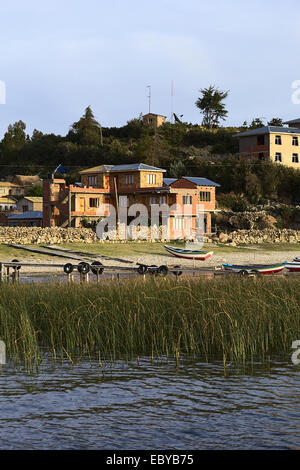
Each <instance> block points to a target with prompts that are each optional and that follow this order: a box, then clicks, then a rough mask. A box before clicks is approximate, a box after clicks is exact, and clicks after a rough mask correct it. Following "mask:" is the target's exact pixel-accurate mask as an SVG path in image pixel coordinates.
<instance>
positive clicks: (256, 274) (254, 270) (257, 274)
mask: <svg viewBox="0 0 300 470" xmlns="http://www.w3.org/2000/svg"><path fill="white" fill-rule="evenodd" d="M251 274H254V275H255V276H257V277H260V276H262V273H261V272H259V271H256V269H252V271H251Z"/></svg>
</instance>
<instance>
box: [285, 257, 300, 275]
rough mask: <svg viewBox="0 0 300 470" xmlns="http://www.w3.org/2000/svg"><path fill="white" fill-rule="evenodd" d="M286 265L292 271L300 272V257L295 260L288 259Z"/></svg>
mask: <svg viewBox="0 0 300 470" xmlns="http://www.w3.org/2000/svg"><path fill="white" fill-rule="evenodd" d="M285 267H286V269H288V270H289V271H290V272H294V273H296V272H300V258H295V259H294V260H293V261H287V262H286V264H285Z"/></svg>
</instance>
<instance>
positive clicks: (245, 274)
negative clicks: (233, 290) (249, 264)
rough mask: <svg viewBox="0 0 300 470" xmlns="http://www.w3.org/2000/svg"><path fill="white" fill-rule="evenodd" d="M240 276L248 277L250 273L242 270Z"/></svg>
mask: <svg viewBox="0 0 300 470" xmlns="http://www.w3.org/2000/svg"><path fill="white" fill-rule="evenodd" d="M239 274H240V275H241V276H248V274H249V273H248V271H247V270H246V269H241V271H239Z"/></svg>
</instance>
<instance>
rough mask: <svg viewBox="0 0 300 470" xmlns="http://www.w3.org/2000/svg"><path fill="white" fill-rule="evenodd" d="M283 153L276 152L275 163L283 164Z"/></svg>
mask: <svg viewBox="0 0 300 470" xmlns="http://www.w3.org/2000/svg"><path fill="white" fill-rule="evenodd" d="M281 161H282V160H281V153H280V152H276V153H275V162H281Z"/></svg>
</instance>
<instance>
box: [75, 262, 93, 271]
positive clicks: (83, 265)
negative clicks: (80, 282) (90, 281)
mask: <svg viewBox="0 0 300 470" xmlns="http://www.w3.org/2000/svg"><path fill="white" fill-rule="evenodd" d="M90 269H91V267H90V265H89V263H86V262H85V261H81V263H79V264H78V267H77V270H78V272H79V273H80V274H87V273H88V272H89V271H90Z"/></svg>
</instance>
